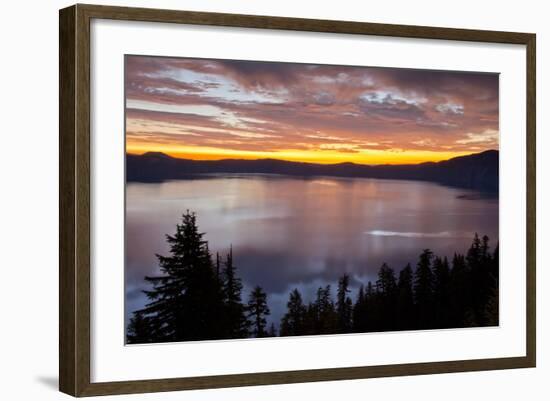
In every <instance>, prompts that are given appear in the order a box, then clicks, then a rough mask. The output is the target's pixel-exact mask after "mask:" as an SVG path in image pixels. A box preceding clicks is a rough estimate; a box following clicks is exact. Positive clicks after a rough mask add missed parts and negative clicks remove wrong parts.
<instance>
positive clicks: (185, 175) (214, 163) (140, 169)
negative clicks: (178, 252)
mask: <svg viewBox="0 0 550 401" xmlns="http://www.w3.org/2000/svg"><path fill="white" fill-rule="evenodd" d="M498 159H499V152H498V151H497V150H488V151H485V152H481V153H475V154H471V155H468V156H460V157H455V158H452V159H449V160H445V161H441V162H426V163H420V164H401V165H389V164H387V165H376V166H369V165H363V164H355V163H339V164H315V163H301V162H290V161H284V160H276V159H259V160H240V159H225V160H189V159H178V158H174V157H171V156H168V155H166V154H164V153H157V152H149V153H145V154H143V155H131V154H127V155H126V179H127V181H138V182H160V181H164V180H176V179H189V178H193V177H195V176H196V175H200V174H216V173H231V174H280V175H288V176H294V177H315V176H329V177H349V178H380V179H397V180H420V181H431V182H437V183H440V184H444V185H450V186H456V187H461V188H470V189H476V190H480V191H485V192H497V191H498V163H499V162H498Z"/></svg>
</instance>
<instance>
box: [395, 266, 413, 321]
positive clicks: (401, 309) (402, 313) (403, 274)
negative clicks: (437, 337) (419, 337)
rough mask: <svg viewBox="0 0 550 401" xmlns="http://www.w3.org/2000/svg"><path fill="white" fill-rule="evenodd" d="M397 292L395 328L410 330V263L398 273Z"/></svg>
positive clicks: (411, 295)
mask: <svg viewBox="0 0 550 401" xmlns="http://www.w3.org/2000/svg"><path fill="white" fill-rule="evenodd" d="M397 292H398V295H397V316H398V324H397V328H398V329H399V330H410V329H412V328H413V327H414V293H413V271H412V268H411V264H410V263H408V264H407V266H405V267H404V268H403V269H402V270H401V271H400V272H399V281H398V283H397Z"/></svg>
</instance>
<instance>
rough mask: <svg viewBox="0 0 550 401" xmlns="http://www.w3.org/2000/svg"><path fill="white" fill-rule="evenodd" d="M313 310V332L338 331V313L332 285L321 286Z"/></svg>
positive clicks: (327, 332)
mask: <svg viewBox="0 0 550 401" xmlns="http://www.w3.org/2000/svg"><path fill="white" fill-rule="evenodd" d="M311 312H312V318H313V334H333V333H334V332H335V331H336V326H337V315H336V311H335V310H334V302H333V301H332V299H331V296H330V285H327V286H325V287H319V289H318V290H317V298H316V299H315V302H314V303H313V304H312V306H311Z"/></svg>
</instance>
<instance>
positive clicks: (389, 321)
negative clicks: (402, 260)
mask: <svg viewBox="0 0 550 401" xmlns="http://www.w3.org/2000/svg"><path fill="white" fill-rule="evenodd" d="M376 292H377V294H378V302H379V305H380V306H379V307H380V308H381V311H382V313H381V314H380V320H379V324H380V327H379V330H382V331H384V330H392V329H394V328H395V325H396V322H395V317H396V307H397V283H396V280H395V273H394V271H393V269H392V268H390V267H389V266H388V265H387V264H386V263H384V264H382V266H381V267H380V270H379V271H378V280H377V281H376Z"/></svg>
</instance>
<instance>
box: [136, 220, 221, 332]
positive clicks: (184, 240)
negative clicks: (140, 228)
mask: <svg viewBox="0 0 550 401" xmlns="http://www.w3.org/2000/svg"><path fill="white" fill-rule="evenodd" d="M203 237H204V233H201V232H199V230H198V226H197V222H196V215H195V214H194V213H190V212H189V211H187V212H186V213H185V214H184V215H183V217H182V223H181V224H178V225H177V226H176V233H175V234H174V235H173V236H172V235H167V236H166V240H167V242H168V244H169V250H170V256H162V255H156V256H157V258H158V261H159V266H160V271H161V273H162V275H160V276H154V277H145V280H146V281H147V282H148V283H149V284H151V285H152V287H153V288H152V289H151V290H146V291H144V293H145V294H146V295H147V298H148V299H149V303H148V304H146V305H145V307H144V308H143V309H142V310H141V311H139V313H140V314H141V315H142V316H143V317H144V318H146V321H147V323H148V324H149V332H150V337H151V340H152V341H153V342H163V341H184V340H204V339H215V338H220V336H221V335H222V333H221V332H220V328H219V326H218V322H219V318H220V313H221V309H222V305H221V304H220V302H219V301H220V298H219V296H218V294H219V287H218V283H217V280H216V277H215V271H214V266H213V263H212V260H211V256H210V252H209V250H208V244H207V242H206V241H205V240H204V239H203Z"/></svg>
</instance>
